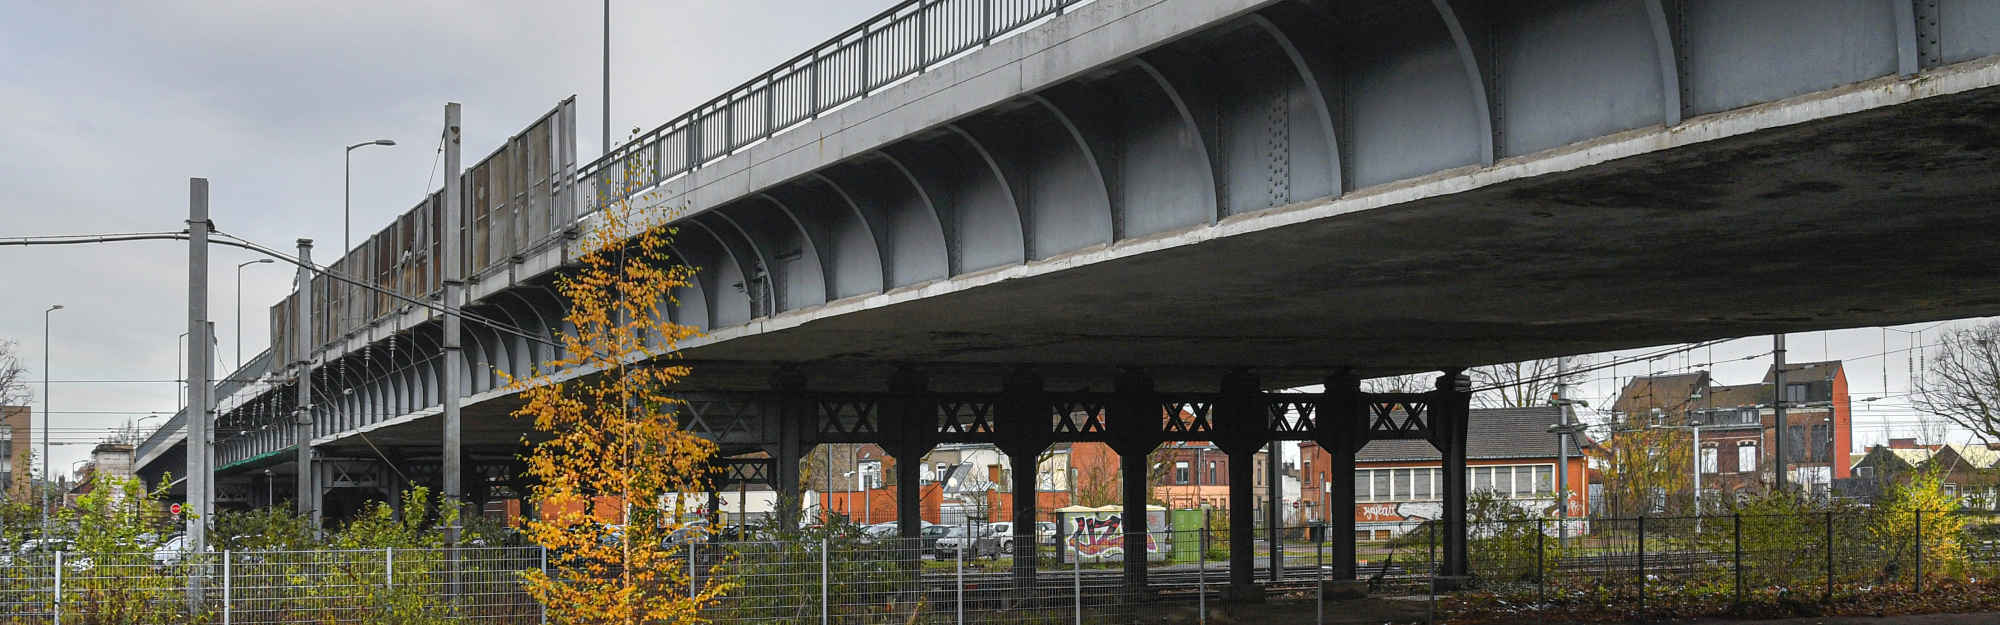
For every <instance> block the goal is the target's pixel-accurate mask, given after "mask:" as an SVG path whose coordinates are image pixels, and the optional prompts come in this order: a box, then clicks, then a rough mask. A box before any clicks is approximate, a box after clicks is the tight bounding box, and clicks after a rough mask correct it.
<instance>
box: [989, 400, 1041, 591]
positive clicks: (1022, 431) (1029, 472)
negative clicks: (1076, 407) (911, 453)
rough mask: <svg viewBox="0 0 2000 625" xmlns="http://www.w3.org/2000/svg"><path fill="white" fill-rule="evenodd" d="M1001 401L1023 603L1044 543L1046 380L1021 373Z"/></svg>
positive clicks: (1031, 586) (1016, 564) (998, 411)
mask: <svg viewBox="0 0 2000 625" xmlns="http://www.w3.org/2000/svg"><path fill="white" fill-rule="evenodd" d="M1000 392H1001V399H1000V401H999V405H998V406H995V412H996V414H995V417H997V418H996V419H995V425H996V426H998V427H997V429H998V430H999V431H1000V435H1001V440H1000V443H999V447H1000V452H1001V453H1004V454H1007V462H1008V466H1009V469H1010V470H1011V471H1012V476H1013V479H1012V480H1010V481H1012V482H1013V484H1012V485H1011V487H1012V491H1013V492H1011V493H1009V494H1010V496H1011V500H1012V506H1013V509H1014V514H1013V519H1012V520H1013V524H1014V589H1015V591H1016V592H1017V593H1019V594H1020V595H1021V598H1023V599H1027V598H1030V597H1031V595H1032V592H1033V591H1034V589H1035V585H1036V584H1035V571H1036V568H1037V564H1038V562H1037V557H1038V556H1039V553H1040V550H1039V549H1038V547H1039V546H1040V545H1039V544H1038V543H1039V542H1040V540H1041V537H1040V536H1039V535H1038V532H1036V531H1035V530H1036V527H1035V522H1036V521H1037V520H1039V519H1038V518H1037V515H1036V510H1037V507H1038V506H1037V501H1036V493H1037V486H1038V485H1037V484H1036V480H1035V477H1036V472H1037V471H1039V470H1040V463H1041V457H1042V452H1045V451H1047V450H1048V448H1049V424H1050V421H1049V411H1048V402H1047V401H1046V398H1045V397H1043V396H1042V374H1041V373H1040V372H1038V371H1036V370H1034V369H1033V368H1031V367H1021V368H1018V369H1015V370H1014V371H1013V372H1010V373H1008V374H1007V379H1006V380H1003V381H1002V382H1001V383H1000Z"/></svg>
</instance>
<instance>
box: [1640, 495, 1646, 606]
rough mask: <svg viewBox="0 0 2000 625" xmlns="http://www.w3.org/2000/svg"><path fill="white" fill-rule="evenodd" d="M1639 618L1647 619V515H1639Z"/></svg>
mask: <svg viewBox="0 0 2000 625" xmlns="http://www.w3.org/2000/svg"><path fill="white" fill-rule="evenodd" d="M1639 620H1642V621H1643V620H1646V515H1644V514H1641V515H1639Z"/></svg>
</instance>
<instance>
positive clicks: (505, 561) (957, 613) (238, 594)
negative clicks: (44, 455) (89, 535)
mask: <svg viewBox="0 0 2000 625" xmlns="http://www.w3.org/2000/svg"><path fill="white" fill-rule="evenodd" d="M1926 515H1928V516H1926ZM1906 517H1907V518H1891V517H1889V516H1885V514H1884V513H1880V512H1869V511H1858V512H1853V511H1850V512H1814V513H1802V514H1768V515H1727V516H1705V517H1645V518H1631V519H1603V518H1600V519H1590V520H1588V521H1587V522H1585V521H1582V520H1572V521H1571V522H1570V523H1569V524H1567V525H1565V524H1561V523H1558V522H1556V521H1555V520H1552V519H1526V520H1509V521H1495V522H1481V521H1475V522H1472V523H1471V524H1470V533H1471V538H1470V541H1469V542H1468V544H1467V560H1468V564H1469V566H1470V572H1471V573H1472V579H1473V583H1474V584H1475V590H1477V591H1478V592H1484V593H1492V594H1495V595H1499V596H1500V597H1502V598H1504V599H1506V600H1508V601H1517V600H1518V603H1522V604H1527V605H1541V606H1560V605H1566V604H1567V605H1584V604H1588V605H1593V606H1597V607H1596V608H1594V609H1597V610H1600V611H1602V610H1611V611H1613V612H1619V611H1623V612H1628V613H1631V614H1634V615H1654V616H1659V615H1673V614H1692V613H1697V612H1700V611H1701V610H1702V609H1708V610H1710V611H1713V608H1715V607H1716V606H1730V605H1741V604H1744V603H1746V602H1747V603H1753V604H1755V603H1765V604H1769V603H1774V602H1793V603H1797V602H1837V601H1842V600H1848V599H1853V598H1855V597H1859V596H1862V595H1865V594H1867V593H1870V592H1873V591H1878V590H1883V589H1890V590H1898V591H1916V592H1921V591H1922V590H1923V584H1925V583H1927V580H1928V581H1929V582H1930V583H1935V582H1938V581H1942V580H1944V579H1947V578H1952V579H1965V578H1985V577H1992V576H1994V575H1995V574H2000V543H1996V541H1995V540H1993V539H1992V538H1994V537H2000V522H1996V521H2000V520H1996V519H1994V518H1992V517H1988V516H1982V515H1972V514H1966V513H1924V514H1916V513H1909V514H1907V515H1906ZM1210 527H1212V528H1213V527H1214V525H1213V524H1211V525H1210ZM1904 530H1907V531H1904ZM1229 537H1230V532H1229V530H1226V529H1220V528H1215V529H1207V530H1203V529H1182V530H1176V531H1156V532H1150V533H1149V538H1148V541H1147V545H1146V546H1145V547H1144V548H1143V549H1139V550H1135V551H1137V553H1135V554H1134V555H1135V557H1137V555H1138V554H1144V556H1145V557H1146V558H1147V559H1148V563H1147V566H1146V567H1145V568H1146V578H1147V581H1148V584H1147V585H1146V586H1145V587H1143V588H1135V587H1133V586H1132V585H1131V584H1130V581H1131V580H1130V578H1129V577H1128V572H1127V571H1126V570H1125V567H1124V563H1123V562H1122V561H1120V557H1122V556H1123V555H1124V553H1123V549H1122V545H1119V544H1116V543H1114V542H1110V541H1107V540H1106V538H1107V537H1105V536H1098V537H1094V538H1090V537H1060V536H1059V537H1055V538H1053V539H1050V538H1049V537H1046V536H1044V537H1043V539H1042V540H1041V541H1040V544H1039V545H1038V546H1037V547H1036V550H1037V552H1038V557H1037V560H1036V567H1034V570H1032V571H1029V570H1025V569H1017V568H1016V567H1015V566H1014V564H1015V563H1014V560H1015V558H1014V555H1015V554H1012V553H1003V552H1001V551H1000V549H998V548H997V544H993V543H985V544H982V543H978V542H973V543H971V546H967V547H963V548H960V547H957V546H953V545H951V544H946V545H945V546H943V547H940V543H939V542H937V539H925V538H915V539H905V538H896V537H887V538H860V537H848V538H829V539H821V540H808V541H727V540H720V539H712V540H709V541H706V542H696V543H692V544H688V545H684V549H682V550H681V551H680V554H679V556H678V557H677V558H676V559H675V560H673V561H672V564H671V566H685V567H688V569H687V571H686V573H687V577H688V578H690V579H692V580H693V581H692V583H693V589H691V590H692V591H694V592H699V591H702V590H705V589H710V588H716V587H717V585H722V587H723V588H724V589H725V590H724V591H723V592H722V593H721V595H720V598H719V599H717V600H716V601H714V602H712V603H710V604H709V605H707V606H706V607H705V608H704V609H703V613H702V615H701V616H702V617H704V618H706V619H709V620H712V621H714V622H731V623H739V622H740V623H798V624H802V625H810V624H814V623H818V624H820V625H833V624H835V623H842V624H862V625H873V624H877V623H880V624H884V625H886V624H889V623H897V624H961V623H981V624H986V623H992V624H1013V623H1021V624H1030V623H1047V624H1051V625H1055V624H1060V623H1074V624H1079V625H1080V624H1082V623H1112V622H1119V623H1123V622H1131V621H1135V620H1157V619H1159V618H1164V617H1165V616H1166V615H1169V614H1172V613H1175V612H1181V613H1185V615H1186V616H1187V617H1189V618H1188V620H1199V619H1200V618H1201V615H1203V614H1206V613H1207V610H1206V608H1207V607H1210V606H1213V605H1215V604H1217V603H1219V602H1220V601H1221V600H1222V599H1223V597H1224V589H1225V587H1226V586H1228V585H1229V584H1230V583H1231V582H1232V581H1238V582H1240V581H1243V580H1244V578H1245V577H1247V578H1248V579H1249V580H1251V581H1253V582H1254V583H1256V584H1258V585H1260V586H1261V587H1262V589H1263V591H1264V593H1265V594H1266V595H1269V596H1276V597H1280V598H1284V597H1290V598H1291V599H1294V600H1307V601H1309V600H1312V599H1315V598H1317V597H1319V596H1323V595H1321V593H1323V592H1325V590H1324V589H1325V588H1326V587H1327V585H1326V584H1324V583H1322V582H1325V581H1330V580H1332V576H1333V571H1335V570H1338V569H1339V568H1341V567H1336V566H1334V565H1333V562H1331V560H1330V558H1331V557H1332V554H1333V553H1334V552H1335V551H1336V550H1335V549H1333V547H1334V546H1335V544H1336V543H1335V542H1333V541H1342V540H1354V541H1355V542H1354V545H1355V550H1354V554H1355V562H1354V567H1353V570H1354V571H1355V580H1351V581H1345V582H1343V583H1345V584H1348V585H1350V586H1353V585H1359V586H1364V587H1365V588H1366V590H1367V591H1368V592H1369V593H1370V594H1372V595H1375V596H1389V597H1394V596H1405V597H1410V596H1415V597H1416V598H1424V597H1425V596H1426V595H1431V594H1432V589H1433V588H1435V585H1434V584H1435V583H1436V582H1435V580H1436V577H1435V572H1436V571H1439V570H1440V566H1439V564H1440V557H1441V553H1442V548H1441V541H1442V537H1440V536H1439V535H1438V534H1437V525H1436V524H1435V523H1421V524H1416V525H1413V526H1412V527H1410V528H1405V529H1404V530H1403V531H1401V532H1400V533H1397V534H1396V535H1394V536H1390V537H1388V538H1387V539H1386V540H1382V539H1377V540H1366V538H1379V537H1377V536H1368V537H1360V536H1353V537H1349V536H1327V535H1325V534H1324V532H1321V531H1315V530H1314V529H1313V528H1290V529H1287V530H1286V531H1283V532H1280V533H1279V539H1278V540H1276V541H1273V540H1271V537H1270V534H1269V532H1268V531H1267V530H1262V529H1259V530H1256V536H1255V540H1254V541H1252V542H1251V545H1252V549H1253V553H1252V554H1250V556H1251V560H1252V563H1253V565H1252V567H1251V568H1250V569H1249V570H1248V572H1247V575H1245V574H1244V572H1243V571H1237V572H1236V575H1232V572H1231V569H1230V562H1231V555H1232V554H1231V553H1230V549H1231V546H1232V545H1231V541H1230V540H1229ZM1089 541H1096V542H1089ZM1016 547H1022V546H1020V545H1017V546H1016ZM1022 551H1025V549H1022ZM1078 553H1083V554H1084V557H1081V558H1078V557H1075V556H1076V554H1078ZM1274 554H1275V557H1274ZM1234 555H1241V554H1234ZM1274 561H1275V563H1277V564H1278V567H1277V568H1275V569H1274V568H1273V567H1272V564H1273V563H1274ZM546 562H547V558H546V554H545V553H544V552H543V551H542V549H541V548H539V547H511V548H463V549H457V550H446V549H371V550H322V551H233V552H221V553H215V554H207V557H200V558H182V557H179V556H178V555H176V554H168V553H154V552H136V553H98V554H78V553H31V554H20V555H14V556H11V557H8V556H0V623H142V624H144V623H189V622H202V623H224V624H228V625H235V624H239V623H240V624H262V623H357V624H361V623H378V622H404V621H410V620H422V619H432V620H446V621H453V622H481V623H510V624H511V623H523V624H525V623H537V624H539V623H542V622H544V615H543V612H542V608H541V606H540V605H538V604H537V603H536V602H535V601H534V600H533V599H532V598H531V597H530V596H529V595H528V593H527V592H526V591H525V589H524V587H523V574H524V573H526V572H528V571H535V570H546V569H545V567H546V566H547V564H546ZM197 587H198V588H199V593H198V596H200V597H201V598H202V600H201V602H199V603H198V604H194V605H193V606H192V607H193V609H192V610H190V602H189V597H191V596H197V593H195V592H193V591H194V590H195V588H197ZM683 590H689V589H686V588H683Z"/></svg>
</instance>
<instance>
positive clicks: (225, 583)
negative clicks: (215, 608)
mask: <svg viewBox="0 0 2000 625" xmlns="http://www.w3.org/2000/svg"><path fill="white" fill-rule="evenodd" d="M232 559H233V558H230V557H229V550H228V549H224V550H222V625H229V619H230V616H231V614H230V612H231V610H230V607H229V602H230V600H231V599H235V598H236V597H235V585H234V584H232V583H230V579H229V573H230V570H229V564H230V563H229V561H230V560H232Z"/></svg>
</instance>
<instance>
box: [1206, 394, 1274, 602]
mask: <svg viewBox="0 0 2000 625" xmlns="http://www.w3.org/2000/svg"><path fill="white" fill-rule="evenodd" d="M1259 385H1260V382H1259V380H1258V379H1257V376H1256V375H1255V374H1252V373H1250V372H1249V371H1247V370H1238V371H1234V372H1231V373H1230V374H1229V375H1226V376H1223V378H1222V395H1223V398H1222V399H1220V400H1218V401H1216V403H1215V415H1214V416H1215V427H1216V430H1217V433H1218V434H1219V436H1217V437H1216V438H1217V439H1218V440H1217V443H1218V444H1219V445H1220V446H1221V447H1222V453H1224V454H1227V455H1228V456H1229V586H1228V587H1227V588H1224V589H1223V593H1222V600H1223V601H1224V602H1229V603H1262V602H1263V601H1264V588H1263V587H1262V586H1258V585H1257V581H1256V570H1255V569H1256V567H1257V534H1256V531H1257V524H1256V509H1257V505H1256V499H1255V492H1254V491H1253V490H1252V486H1251V482H1252V479H1253V476H1254V474H1255V470H1256V460H1255V458H1256V455H1257V450H1259V449H1262V448H1263V447H1264V434H1265V432H1266V430H1268V429H1269V428H1268V426H1269V424H1268V423H1267V416H1266V412H1267V411H1268V410H1269V407H1267V406H1265V405H1264V402H1263V400H1264V397H1263V393H1262V392H1261V391H1260V390H1259V388H1258V387H1259Z"/></svg>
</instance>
